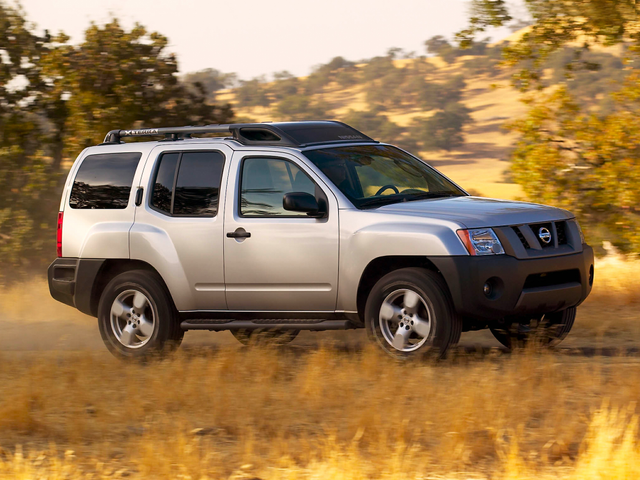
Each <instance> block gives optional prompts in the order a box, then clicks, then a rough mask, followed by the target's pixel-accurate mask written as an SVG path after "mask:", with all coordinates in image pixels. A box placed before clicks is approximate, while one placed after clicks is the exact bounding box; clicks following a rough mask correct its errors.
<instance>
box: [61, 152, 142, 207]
mask: <svg viewBox="0 0 640 480" xmlns="http://www.w3.org/2000/svg"><path fill="white" fill-rule="evenodd" d="M141 156H142V153H140V152H132V153H105V154H98V155H89V156H87V157H86V158H85V159H84V160H83V161H82V165H80V168H79V169H78V173H77V174H76V178H75V180H74V181H73V187H72V189H71V198H70V200H69V205H70V206H71V208H77V209H124V208H127V205H128V203H129V196H130V194H131V185H132V184H133V176H134V175H135V173H136V168H138V162H139V161H140V157H141Z"/></svg>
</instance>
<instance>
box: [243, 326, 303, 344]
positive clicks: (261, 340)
mask: <svg viewBox="0 0 640 480" xmlns="http://www.w3.org/2000/svg"><path fill="white" fill-rule="evenodd" d="M298 333H300V331H299V330H274V329H256V330H245V329H240V330H231V334H232V335H233V336H234V337H236V340H238V341H239V342H240V343H242V344H243V345H266V344H270V345H286V344H287V343H291V342H293V340H294V339H295V338H296V337H297V336H298Z"/></svg>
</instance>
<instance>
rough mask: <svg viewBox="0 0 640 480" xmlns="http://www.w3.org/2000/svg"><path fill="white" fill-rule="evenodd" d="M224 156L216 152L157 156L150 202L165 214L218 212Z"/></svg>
mask: <svg viewBox="0 0 640 480" xmlns="http://www.w3.org/2000/svg"><path fill="white" fill-rule="evenodd" d="M223 166H224V156H223V155H222V154H221V153H220V152H171V153H165V154H163V155H162V156H161V157H160V160H159V165H158V167H157V170H156V175H155V180H154V182H153V192H152V194H151V206H152V207H154V208H155V209H157V210H161V211H162V212H164V213H167V214H169V215H176V216H189V217H213V216H215V215H216V214H217V213H218V200H219V194H220V181H221V178H222V168H223Z"/></svg>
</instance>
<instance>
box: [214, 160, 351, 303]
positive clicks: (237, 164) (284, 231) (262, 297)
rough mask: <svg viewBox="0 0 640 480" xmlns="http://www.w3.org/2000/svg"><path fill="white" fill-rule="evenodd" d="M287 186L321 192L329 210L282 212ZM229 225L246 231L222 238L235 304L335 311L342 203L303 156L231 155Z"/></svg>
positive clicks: (227, 278) (228, 291)
mask: <svg viewBox="0 0 640 480" xmlns="http://www.w3.org/2000/svg"><path fill="white" fill-rule="evenodd" d="M232 192H233V194H232ZM289 192H306V193H310V194H313V195H320V196H324V197H325V199H326V201H327V206H328V214H327V215H326V216H325V217H324V218H311V217H309V216H308V215H306V214H304V213H297V212H290V211H286V210H284V208H283V206H282V199H283V196H284V194H285V193H289ZM224 230H225V233H226V234H227V235H228V234H230V233H231V234H232V235H233V234H237V233H238V232H240V233H242V232H245V233H242V234H243V235H245V236H243V237H237V236H235V237H228V236H226V235H225V238H224V259H225V284H226V298H227V305H228V307H229V309H230V310H244V311H270V312H274V311H275V312H277V311H289V312H291V311H305V312H310V311H313V312H333V311H334V310H335V308H336V299H337V286H338V237H339V236H338V205H337V201H336V199H335V196H334V195H333V194H332V193H331V191H330V190H329V189H328V188H327V187H326V185H324V184H323V183H322V181H321V180H320V179H319V178H317V177H316V175H315V174H314V173H313V172H311V171H308V170H307V168H306V167H305V166H304V165H303V163H302V162H301V161H300V160H299V159H297V158H296V157H294V156H292V155H285V154H279V155H278V156H277V157H272V156H266V155H264V154H257V153H256V154H249V153H247V152H236V153H234V159H233V162H232V166H231V171H230V175H229V195H227V199H226V206H225V224H224ZM249 235H250V236H249Z"/></svg>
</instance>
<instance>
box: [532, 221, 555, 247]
mask: <svg viewBox="0 0 640 480" xmlns="http://www.w3.org/2000/svg"><path fill="white" fill-rule="evenodd" d="M529 226H530V227H531V230H533V234H534V235H535V236H536V239H537V240H538V243H539V244H540V246H541V247H542V248H553V247H554V242H553V240H554V239H553V225H552V224H551V223H536V224H533V225H529ZM542 232H545V233H546V232H549V237H548V238H549V242H548V243H547V242H544V241H543V240H542V237H541V235H542Z"/></svg>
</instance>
